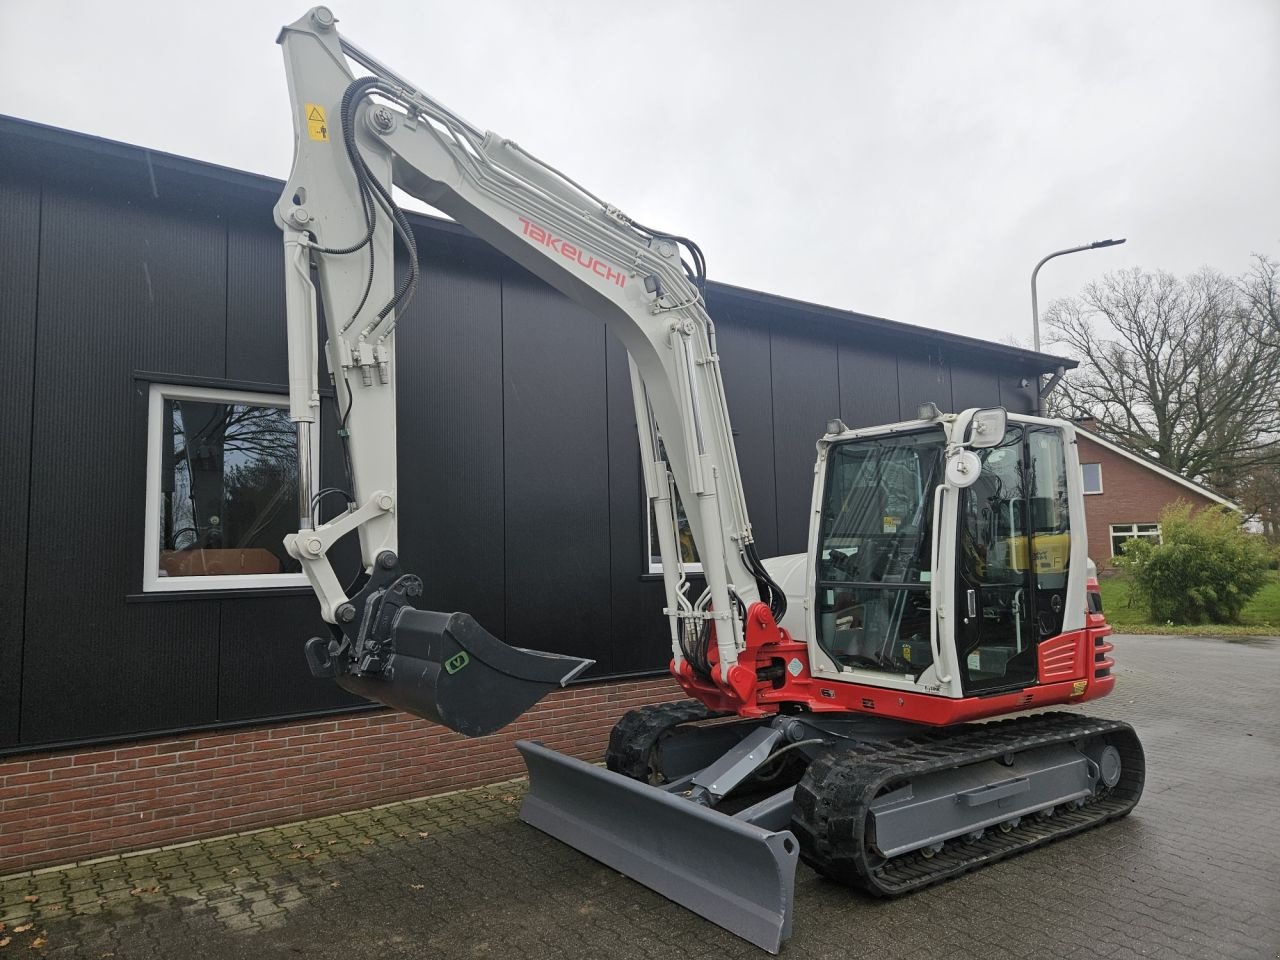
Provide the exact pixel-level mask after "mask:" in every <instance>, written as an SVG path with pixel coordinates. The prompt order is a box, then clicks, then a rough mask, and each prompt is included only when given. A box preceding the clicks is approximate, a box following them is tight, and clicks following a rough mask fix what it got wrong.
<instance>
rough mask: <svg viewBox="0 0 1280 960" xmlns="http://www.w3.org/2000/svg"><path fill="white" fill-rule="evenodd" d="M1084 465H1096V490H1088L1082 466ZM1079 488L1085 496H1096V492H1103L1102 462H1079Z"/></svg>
mask: <svg viewBox="0 0 1280 960" xmlns="http://www.w3.org/2000/svg"><path fill="white" fill-rule="evenodd" d="M1085 467H1097V468H1098V489H1097V490H1090V489H1089V484H1088V482H1087V479H1086V475H1085V472H1084V468H1085ZM1080 489H1081V490H1083V491H1084V495H1085V496H1086V497H1096V496H1097V495H1098V494H1100V493H1102V492H1103V487H1102V464H1101V463H1082V464H1080Z"/></svg>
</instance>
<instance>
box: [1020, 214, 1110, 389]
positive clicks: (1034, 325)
mask: <svg viewBox="0 0 1280 960" xmlns="http://www.w3.org/2000/svg"><path fill="white" fill-rule="evenodd" d="M1126 239H1128V238H1127V237H1121V238H1120V239H1119V240H1095V241H1093V243H1086V244H1082V245H1081V246H1078V247H1068V248H1067V249H1066V250H1055V251H1054V252H1053V253H1051V254H1049V255H1048V256H1047V257H1044V258H1043V259H1042V260H1041V261H1040V262H1039V263H1037V264H1036V268H1035V269H1034V270H1032V271H1031V333H1032V337H1033V338H1034V345H1035V351H1036V353H1039V352H1040V300H1039V297H1038V296H1037V294H1036V276H1037V275H1038V274H1039V273H1040V268H1041V267H1043V266H1044V265H1045V264H1046V263H1048V262H1049V261H1050V260H1052V259H1053V258H1054V257H1062V256H1066V255H1067V254H1068V253H1080V252H1082V251H1084V250H1101V249H1102V248H1103V247H1118V246H1120V244H1122V243H1124V242H1125V240H1126ZM1061 373H1062V371H1061V370H1059V372H1058V374H1057V375H1055V376H1054V378H1053V379H1052V380H1050V381H1049V386H1048V387H1047V388H1046V389H1043V390H1042V389H1041V388H1040V375H1039V374H1037V375H1036V409H1037V411H1038V412H1040V413H1041V414H1043V413H1044V399H1045V397H1046V396H1048V395H1049V393H1050V392H1051V391H1052V390H1053V387H1054V385H1055V384H1057V382H1058V380H1059V378H1060V377H1061Z"/></svg>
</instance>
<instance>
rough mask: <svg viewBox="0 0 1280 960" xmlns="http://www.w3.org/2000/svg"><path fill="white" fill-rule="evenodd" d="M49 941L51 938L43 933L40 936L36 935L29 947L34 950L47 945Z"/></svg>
mask: <svg viewBox="0 0 1280 960" xmlns="http://www.w3.org/2000/svg"><path fill="white" fill-rule="evenodd" d="M48 943H49V938H48V937H46V936H45V935H44V934H43V933H41V934H40V936H38V937H36V938H35V939H34V940H32V941H31V943H29V944H28V947H29V948H30V949H32V950H39V949H40V948H41V947H43V946H46V945H47V944H48Z"/></svg>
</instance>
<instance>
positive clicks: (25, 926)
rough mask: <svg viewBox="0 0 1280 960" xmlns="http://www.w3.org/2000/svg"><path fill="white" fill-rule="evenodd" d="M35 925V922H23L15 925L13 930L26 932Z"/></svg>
mask: <svg viewBox="0 0 1280 960" xmlns="http://www.w3.org/2000/svg"><path fill="white" fill-rule="evenodd" d="M34 926H35V924H34V923H24V924H22V925H21V926H17V927H14V928H13V932H14V933H26V932H27V931H28V930H30V929H31V928H32V927H34Z"/></svg>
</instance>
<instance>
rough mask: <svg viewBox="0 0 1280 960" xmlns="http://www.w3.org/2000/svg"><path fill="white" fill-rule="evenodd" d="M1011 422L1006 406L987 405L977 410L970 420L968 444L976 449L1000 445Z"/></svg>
mask: <svg viewBox="0 0 1280 960" xmlns="http://www.w3.org/2000/svg"><path fill="white" fill-rule="evenodd" d="M1008 424H1009V415H1008V413H1006V412H1005V409H1004V407H985V408H983V409H982V410H975V411H974V412H973V417H972V419H970V420H969V437H968V445H969V446H970V447H972V448H973V449H975V450H985V449H986V448H987V447H995V446H999V444H1000V441H1001V440H1003V439H1004V434H1005V430H1006V428H1007V427H1008Z"/></svg>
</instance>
